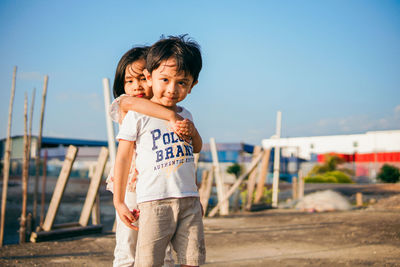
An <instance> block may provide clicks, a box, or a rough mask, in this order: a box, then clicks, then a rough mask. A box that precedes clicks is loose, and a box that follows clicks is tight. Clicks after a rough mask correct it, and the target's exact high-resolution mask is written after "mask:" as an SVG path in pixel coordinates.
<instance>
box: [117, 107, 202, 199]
mask: <svg viewBox="0 0 400 267" xmlns="http://www.w3.org/2000/svg"><path fill="white" fill-rule="evenodd" d="M180 109H181V112H179V115H181V116H182V117H183V118H188V119H190V120H192V115H191V114H190V112H189V111H187V110H186V109H184V108H180ZM117 139H119V140H120V139H124V140H128V141H136V166H137V170H138V175H137V185H136V194H137V202H138V203H141V202H145V201H152V200H157V199H165V198H182V197H198V196H199V194H198V191H197V186H196V183H195V173H194V170H195V164H194V157H193V146H192V145H191V144H189V143H187V142H185V141H184V140H183V139H181V138H179V137H178V136H177V135H176V134H175V133H174V132H173V130H172V129H171V128H170V125H169V123H168V122H167V121H165V120H161V119H157V118H153V117H150V116H147V115H143V114H140V113H137V112H134V111H129V112H128V113H127V114H126V116H125V118H124V119H123V121H122V124H121V127H120V130H119V133H118V135H117Z"/></svg>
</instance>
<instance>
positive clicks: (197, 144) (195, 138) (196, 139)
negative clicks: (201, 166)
mask: <svg viewBox="0 0 400 267" xmlns="http://www.w3.org/2000/svg"><path fill="white" fill-rule="evenodd" d="M192 146H193V153H200V151H201V148H202V147H203V140H202V139H201V136H200V134H199V132H198V131H197V129H196V127H195V128H194V133H193V135H192Z"/></svg>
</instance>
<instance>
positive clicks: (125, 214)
mask: <svg viewBox="0 0 400 267" xmlns="http://www.w3.org/2000/svg"><path fill="white" fill-rule="evenodd" d="M115 209H116V210H117V213H118V216H119V218H120V219H121V221H122V222H123V223H124V224H125V225H126V226H128V227H129V228H131V229H133V230H136V231H137V230H139V228H138V227H136V226H134V225H132V224H133V223H134V222H136V221H137V219H138V218H139V214H140V212H139V211H138V210H133V211H130V210H129V209H128V207H127V206H126V204H125V203H120V204H117V205H115Z"/></svg>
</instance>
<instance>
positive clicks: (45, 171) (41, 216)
mask: <svg viewBox="0 0 400 267" xmlns="http://www.w3.org/2000/svg"><path fill="white" fill-rule="evenodd" d="M46 180H47V149H46V150H45V151H44V158H43V176H42V192H41V194H42V197H41V203H40V224H39V225H40V228H42V226H43V221H44V206H45V201H46Z"/></svg>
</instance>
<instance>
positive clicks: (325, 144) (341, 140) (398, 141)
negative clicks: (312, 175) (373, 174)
mask: <svg viewBox="0 0 400 267" xmlns="http://www.w3.org/2000/svg"><path fill="white" fill-rule="evenodd" d="M277 144H278V145H279V146H280V147H282V148H283V149H282V155H283V156H286V157H289V156H297V155H298V156H299V157H300V158H303V159H306V160H310V159H311V155H312V154H326V153H339V154H354V153H357V154H370V153H388V152H400V130H393V131H374V132H366V133H365V134H349V135H331V136H312V137H293V138H281V139H264V140H262V146H263V147H264V148H271V147H274V146H276V145H277Z"/></svg>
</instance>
